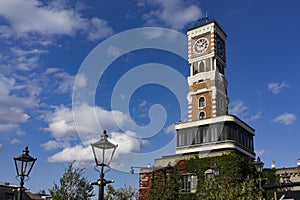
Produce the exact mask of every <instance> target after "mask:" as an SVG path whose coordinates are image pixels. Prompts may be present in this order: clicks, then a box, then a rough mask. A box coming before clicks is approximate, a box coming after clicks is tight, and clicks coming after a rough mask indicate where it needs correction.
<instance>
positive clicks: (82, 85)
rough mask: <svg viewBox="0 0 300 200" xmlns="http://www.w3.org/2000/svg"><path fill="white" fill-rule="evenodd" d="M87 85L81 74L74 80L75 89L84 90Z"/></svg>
mask: <svg viewBox="0 0 300 200" xmlns="http://www.w3.org/2000/svg"><path fill="white" fill-rule="evenodd" d="M87 84H88V80H87V78H86V77H85V75H83V74H77V75H76V80H75V87H79V88H85V87H86V86H87Z"/></svg>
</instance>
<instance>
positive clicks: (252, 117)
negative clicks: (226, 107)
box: [247, 112, 261, 121]
mask: <svg viewBox="0 0 300 200" xmlns="http://www.w3.org/2000/svg"><path fill="white" fill-rule="evenodd" d="M260 118H261V112H258V113H256V114H255V115H252V116H250V117H249V118H248V119H247V120H248V121H256V120H258V119H260Z"/></svg>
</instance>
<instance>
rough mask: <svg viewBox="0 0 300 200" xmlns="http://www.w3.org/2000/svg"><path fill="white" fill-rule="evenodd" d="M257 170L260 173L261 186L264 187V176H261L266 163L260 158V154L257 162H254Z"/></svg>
mask: <svg viewBox="0 0 300 200" xmlns="http://www.w3.org/2000/svg"><path fill="white" fill-rule="evenodd" d="M254 165H255V168H256V171H257V173H258V182H259V188H260V189H262V185H261V182H262V178H261V174H262V171H263V168H264V163H263V162H262V161H261V160H260V157H259V156H258V157H257V159H256V162H255V163H254Z"/></svg>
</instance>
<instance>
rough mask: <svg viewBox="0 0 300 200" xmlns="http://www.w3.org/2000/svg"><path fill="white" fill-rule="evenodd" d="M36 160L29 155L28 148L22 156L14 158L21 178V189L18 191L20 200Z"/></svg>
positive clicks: (18, 175)
mask: <svg viewBox="0 0 300 200" xmlns="http://www.w3.org/2000/svg"><path fill="white" fill-rule="evenodd" d="M36 160H37V158H33V157H31V156H30V155H29V150H28V147H26V148H25V149H24V150H23V154H22V155H20V156H17V157H14V161H15V165H16V171H17V177H20V188H19V189H18V191H19V194H18V200H22V197H23V192H24V191H25V188H24V181H25V177H28V176H29V174H30V172H31V170H32V167H33V165H34V163H35V161H36Z"/></svg>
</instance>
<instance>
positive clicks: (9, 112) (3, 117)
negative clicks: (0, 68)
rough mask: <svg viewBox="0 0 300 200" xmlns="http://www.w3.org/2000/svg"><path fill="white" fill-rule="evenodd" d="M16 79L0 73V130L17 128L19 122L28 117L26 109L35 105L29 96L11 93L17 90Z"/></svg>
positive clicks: (23, 121) (6, 130)
mask: <svg viewBox="0 0 300 200" xmlns="http://www.w3.org/2000/svg"><path fill="white" fill-rule="evenodd" d="M18 89H19V88H18V86H17V85H16V81H15V79H13V78H8V77H6V76H4V75H2V74H0V96H1V98H0V130H1V131H4V132H10V131H12V130H14V131H16V130H18V127H19V124H21V123H25V122H27V121H28V119H29V118H30V115H29V114H28V113H27V111H28V110H29V109H31V108H33V107H35V106H36V103H35V101H34V100H33V99H32V98H30V97H19V96H17V95H16V94H13V92H14V91H16V90H18Z"/></svg>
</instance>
